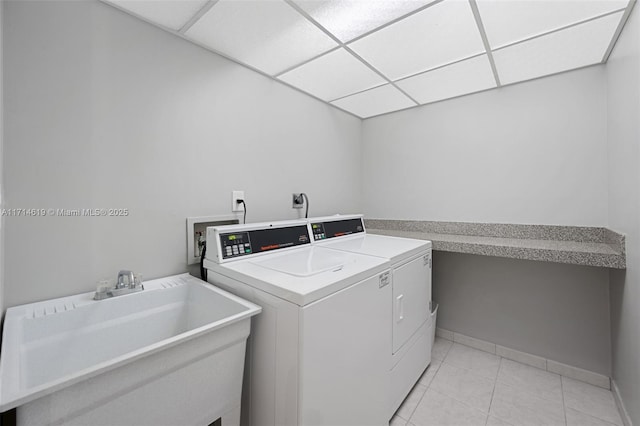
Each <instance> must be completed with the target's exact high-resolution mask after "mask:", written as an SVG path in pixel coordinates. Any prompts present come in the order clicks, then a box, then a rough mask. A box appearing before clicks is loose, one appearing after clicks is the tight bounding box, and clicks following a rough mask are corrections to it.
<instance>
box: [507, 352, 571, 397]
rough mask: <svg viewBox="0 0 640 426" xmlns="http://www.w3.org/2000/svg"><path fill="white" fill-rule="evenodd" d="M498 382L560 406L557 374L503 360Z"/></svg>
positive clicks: (560, 394) (559, 387) (560, 389)
mask: <svg viewBox="0 0 640 426" xmlns="http://www.w3.org/2000/svg"><path fill="white" fill-rule="evenodd" d="M498 381H499V382H502V383H505V384H507V385H509V386H513V387H515V388H520V389H523V390H525V391H527V392H531V393H533V394H534V395H536V396H538V397H540V398H545V399H549V400H552V401H556V402H559V403H561V404H562V385H561V384H560V376H559V375H557V374H554V373H549V372H548V371H544V370H540V369H539V368H535V367H531V366H528V365H524V364H521V363H519V362H515V361H511V360H508V359H503V360H502V362H501V363H500V371H499V372H498Z"/></svg>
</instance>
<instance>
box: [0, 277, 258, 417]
mask: <svg viewBox="0 0 640 426" xmlns="http://www.w3.org/2000/svg"><path fill="white" fill-rule="evenodd" d="M144 286H145V290H144V291H141V292H138V293H132V294H128V295H124V296H118V297H113V298H110V299H106V300H101V301H94V300H93V296H94V293H93V292H91V293H85V294H79V295H75V296H69V297H63V298H60V299H54V300H48V301H44V302H38V303H32V304H29V305H22V306H16V307H13V308H10V309H8V310H7V313H6V317H5V323H4V330H3V339H2V356H1V358H0V411H6V410H8V409H11V408H14V407H18V410H17V413H16V415H17V419H18V424H52V423H55V424H62V423H64V424H92V425H93V424H95V425H97V424H136V425H141V424H210V423H211V422H213V421H215V420H217V419H218V418H224V417H225V416H227V418H229V419H230V423H236V422H238V421H239V409H240V393H241V384H242V373H243V366H244V353H245V344H246V339H247V337H248V335H249V330H250V318H251V317H252V316H253V315H256V314H258V313H260V311H261V308H260V307H259V306H257V305H254V304H252V303H250V302H248V301H246V300H243V299H241V298H239V297H237V296H234V295H232V294H230V293H227V292H225V291H223V290H221V289H218V288H216V287H214V286H212V285H210V284H206V283H204V282H202V281H200V280H198V279H196V278H194V277H192V276H190V275H189V274H183V275H176V276H172V277H167V278H161V279H157V280H153V281H147V282H145V283H144ZM227 423H229V422H227Z"/></svg>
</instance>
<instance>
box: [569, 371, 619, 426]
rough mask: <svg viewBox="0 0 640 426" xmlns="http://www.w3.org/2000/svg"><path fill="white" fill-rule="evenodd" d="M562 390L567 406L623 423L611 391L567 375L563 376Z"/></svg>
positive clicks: (605, 419)
mask: <svg viewBox="0 0 640 426" xmlns="http://www.w3.org/2000/svg"><path fill="white" fill-rule="evenodd" d="M562 391H563V393H564V404H565V406H566V407H568V408H573V409H575V410H578V411H581V412H583V413H586V414H589V415H590V416H593V417H597V418H599V419H600V420H604V421H606V422H609V423H614V424H616V425H622V418H621V417H620V413H619V412H618V407H617V406H616V402H615V400H614V399H613V393H611V391H609V390H607V389H603V388H600V387H597V386H593V385H590V384H588V383H584V382H579V381H577V380H573V379H569V378H567V377H562Z"/></svg>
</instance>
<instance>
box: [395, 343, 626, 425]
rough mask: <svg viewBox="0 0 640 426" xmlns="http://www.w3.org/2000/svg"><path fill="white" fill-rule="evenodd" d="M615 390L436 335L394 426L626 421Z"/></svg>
mask: <svg viewBox="0 0 640 426" xmlns="http://www.w3.org/2000/svg"><path fill="white" fill-rule="evenodd" d="M622 424H623V423H622V419H621V418H620V414H619V413H618V409H617V407H616V404H615V401H614V399H613V394H612V393H611V392H610V391H608V390H606V389H602V388H599V387H596V386H592V385H589V384H586V383H583V382H579V381H576V380H573V379H569V378H567V377H564V376H560V375H558V374H554V373H550V372H548V371H544V370H540V369H538V368H535V367H530V366H528V365H525V364H520V363H518V362H515V361H511V360H509V359H506V358H501V357H499V356H497V355H493V354H490V353H487V352H482V351H479V350H477V349H473V348H470V347H468V346H463V345H461V344H458V343H453V342H451V341H449V340H445V339H441V338H436V343H435V345H434V347H433V352H432V362H431V365H430V366H429V368H428V369H427V371H425V373H424V374H423V375H422V377H421V378H420V380H419V381H418V383H417V384H416V385H415V387H414V388H413V390H412V391H411V393H410V394H409V395H408V396H407V398H406V399H405V401H404V402H403V403H402V406H400V408H399V409H398V411H397V412H396V414H395V416H394V417H393V419H392V420H391V423H390V426H449V425H450V426H466V425H469V426H475V425H477V426H542V425H544V426H556V425H558V426H613V425H617V426H622Z"/></svg>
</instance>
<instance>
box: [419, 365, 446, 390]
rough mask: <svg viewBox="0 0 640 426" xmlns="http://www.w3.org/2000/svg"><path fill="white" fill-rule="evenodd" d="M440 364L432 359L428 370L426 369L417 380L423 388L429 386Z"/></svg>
mask: <svg viewBox="0 0 640 426" xmlns="http://www.w3.org/2000/svg"><path fill="white" fill-rule="evenodd" d="M440 364H441V362H440V361H438V360H437V359H432V360H431V364H430V365H429V368H427V370H426V371H425V372H424V373H423V374H422V376H421V377H420V379H419V380H418V383H420V384H422V385H425V386H429V385H430V384H431V381H432V380H433V378H434V377H435V375H436V373H437V372H438V369H439V368H440Z"/></svg>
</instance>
